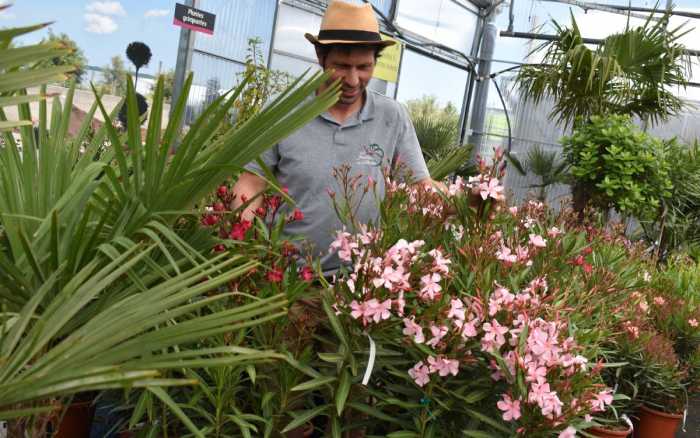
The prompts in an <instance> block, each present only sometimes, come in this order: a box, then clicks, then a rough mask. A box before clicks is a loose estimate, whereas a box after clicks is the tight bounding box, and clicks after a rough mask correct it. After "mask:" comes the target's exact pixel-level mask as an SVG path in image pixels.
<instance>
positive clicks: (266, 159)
mask: <svg viewBox="0 0 700 438" xmlns="http://www.w3.org/2000/svg"><path fill="white" fill-rule="evenodd" d="M260 158H261V159H262V161H263V163H265V165H266V166H267V167H269V168H270V170H272V172H273V173H274V172H275V170H276V169H277V164H278V163H279V161H280V151H279V145H274V146H272V147H271V148H270V149H268V150H266V151H265V152H263V153H262V154H261V155H260ZM245 170H247V171H249V172H254V173H257V174H259V175H264V172H263V170H262V167H260V165H258V162H257V161H255V160H253V161H251V162H250V163H248V164H246V165H245Z"/></svg>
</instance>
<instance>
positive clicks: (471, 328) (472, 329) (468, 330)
mask: <svg viewBox="0 0 700 438" xmlns="http://www.w3.org/2000/svg"><path fill="white" fill-rule="evenodd" d="M476 335H477V332H476V321H475V320H471V321H467V322H465V323H464V324H463V325H462V338H464V339H468V338H473V337H475V336H476Z"/></svg>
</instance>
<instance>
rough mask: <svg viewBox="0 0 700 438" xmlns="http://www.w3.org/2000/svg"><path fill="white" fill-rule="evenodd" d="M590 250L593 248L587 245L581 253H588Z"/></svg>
mask: <svg viewBox="0 0 700 438" xmlns="http://www.w3.org/2000/svg"><path fill="white" fill-rule="evenodd" d="M592 252H593V248H591V247H590V246H587V247H585V248H583V249H582V250H581V254H583V255H588V254H590V253H592Z"/></svg>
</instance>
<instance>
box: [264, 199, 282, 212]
mask: <svg viewBox="0 0 700 438" xmlns="http://www.w3.org/2000/svg"><path fill="white" fill-rule="evenodd" d="M265 203H266V204H267V206H268V207H270V209H272V210H277V208H278V207H279V206H280V204H281V203H282V198H280V197H279V196H270V197H269V198H267V199H266V202H265Z"/></svg>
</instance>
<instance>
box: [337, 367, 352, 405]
mask: <svg viewBox="0 0 700 438" xmlns="http://www.w3.org/2000/svg"><path fill="white" fill-rule="evenodd" d="M351 385H352V376H351V375H350V373H349V372H348V370H347V369H344V370H343V371H342V372H341V374H340V383H339V384H338V387H337V388H336V392H335V408H336V411H337V412H338V416H339V417H340V416H342V415H343V409H344V408H345V402H346V401H347V399H348V395H349V394H350V386H351Z"/></svg>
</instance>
